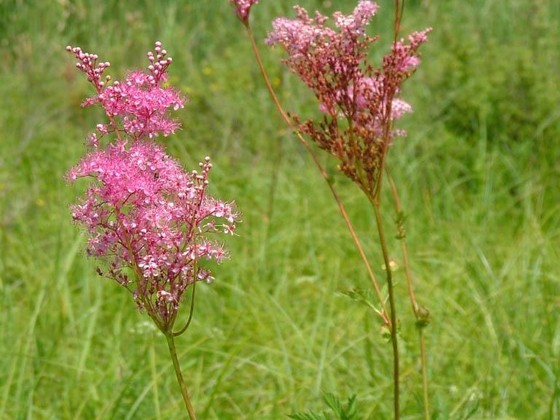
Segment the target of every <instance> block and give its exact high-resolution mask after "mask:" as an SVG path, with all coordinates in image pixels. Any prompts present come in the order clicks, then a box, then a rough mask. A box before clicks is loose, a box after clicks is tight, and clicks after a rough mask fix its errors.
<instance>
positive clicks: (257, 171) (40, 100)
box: [0, 0, 560, 419]
mask: <svg viewBox="0 0 560 420" xmlns="http://www.w3.org/2000/svg"><path fill="white" fill-rule="evenodd" d="M227 3H228V2H227V1H226V0H223V1H222V0H209V1H193V0H191V1H176V0H169V1H160V2H147V1H136V2H131V1H117V0H110V1H105V2H98V1H94V0H74V1H70V0H56V1H55V0H46V1H33V0H28V1H23V0H0V97H1V100H0V297H1V301H0V418H2V419H4V418H5V419H24V418H26V419H78V418H80V419H81V418H84V419H110V418H114V419H138V418H141V419H151V418H154V419H171V418H181V417H182V415H183V414H182V413H183V411H182V410H183V407H182V401H181V398H180V395H179V393H178V392H177V385H176V382H175V378H174V375H173V372H172V370H171V369H172V368H171V363H170V360H169V358H168V355H167V349H166V347H165V341H164V340H163V338H162V337H159V336H158V335H157V334H156V332H155V331H153V330H152V329H151V328H150V327H149V324H147V323H146V322H147V318H146V317H145V316H143V315H142V314H140V313H138V311H137V310H136V308H135V307H134V305H133V303H132V300H131V299H130V297H129V296H128V295H127V294H126V292H125V291H124V290H121V289H120V288H119V287H118V286H117V285H116V283H114V282H111V281H109V280H105V279H101V278H99V277H97V276H96V274H95V272H94V267H95V263H94V262H92V261H88V260H87V259H86V257H85V255H84V253H83V251H82V249H83V244H84V241H85V238H84V237H83V235H81V234H80V232H79V230H78V229H77V228H76V227H75V226H73V224H72V222H71V218H70V214H69V210H68V206H69V204H70V203H71V202H73V201H74V200H75V198H76V196H77V195H78V194H79V192H80V189H81V188H82V187H79V186H78V187H69V186H68V185H67V184H66V183H65V182H64V180H63V175H64V173H65V172H66V171H67V170H68V168H69V167H70V166H72V165H74V164H75V163H76V162H77V161H78V159H79V158H80V156H81V155H82V153H83V151H84V148H83V144H84V139H85V137H86V135H87V133H88V132H89V131H90V130H92V129H93V127H94V126H95V123H96V122H97V121H98V120H99V119H100V117H101V114H100V113H99V112H96V111H93V110H91V109H88V110H84V109H81V108H80V107H79V104H80V102H81V101H82V99H83V98H84V97H86V96H88V95H90V94H91V93H92V92H91V90H90V89H89V86H88V85H87V83H86V82H85V81H84V80H83V79H82V75H81V74H79V73H78V72H77V70H76V69H75V68H74V60H73V58H72V57H71V56H70V55H69V54H67V53H66V52H65V51H64V47H65V46H66V45H68V44H70V45H73V46H76V45H78V46H81V47H82V48H83V49H84V50H86V51H90V52H96V53H98V54H99V55H100V57H101V59H102V60H109V61H111V64H112V67H111V69H110V70H111V71H110V73H111V74H112V75H113V77H114V78H118V77H121V76H122V75H123V74H124V72H125V70H127V69H130V68H137V67H144V66H145V61H146V60H145V52H146V51H148V50H149V49H151V47H152V46H153V42H154V41H156V40H160V41H162V42H163V43H164V45H165V47H166V49H167V50H168V51H169V52H170V55H171V56H172V57H173V58H174V60H175V62H174V64H173V66H172V67H171V69H170V74H171V80H170V81H171V83H172V84H174V85H175V86H177V87H179V88H180V89H181V90H182V91H183V92H184V93H185V94H188V95H189V97H190V103H189V104H188V106H187V107H186V108H185V109H184V110H182V111H181V112H180V116H179V117H180V118H181V120H182V122H183V124H184V126H183V129H182V130H181V131H180V132H178V134H177V135H175V136H172V137H170V138H169V139H167V140H165V143H166V144H167V145H168V148H169V150H170V152H171V153H173V154H174V155H176V156H177V157H179V159H180V160H182V161H183V162H184V164H185V166H186V167H187V168H191V167H193V166H194V165H195V164H196V163H197V162H198V160H199V159H201V158H203V157H204V156H206V155H210V156H212V158H213V161H214V164H215V170H214V172H213V175H212V180H211V182H212V185H211V188H212V191H213V193H214V194H215V195H217V196H219V197H220V198H222V199H228V200H231V199H233V200H235V201H236V202H237V205H238V207H239V209H240V210H241V211H242V213H243V223H242V224H241V225H240V226H239V231H238V232H239V237H236V238H233V239H232V240H229V242H228V245H229V247H230V250H231V255H232V257H231V260H230V261H227V262H226V263H225V264H224V265H223V266H221V267H219V268H218V269H217V270H216V274H217V276H216V277H217V279H216V281H215V283H214V284H213V285H212V286H209V287H206V286H203V287H200V288H199V289H198V291H199V293H197V294H198V296H197V297H198V306H197V309H196V314H195V320H194V323H193V325H192V326H191V328H190V330H189V332H188V333H187V335H186V336H183V337H181V339H180V340H179V341H178V347H179V351H180V359H181V362H182V365H183V368H184V370H185V372H186V378H187V381H188V383H189V384H190V390H191V393H192V396H193V400H194V404H195V408H196V409H197V412H198V413H199V414H200V418H202V419H230V418H231V419H243V418H246V419H275V418H283V417H284V418H285V416H286V415H287V414H289V413H292V412H294V411H301V410H309V409H314V410H321V409H323V405H322V401H321V396H322V394H323V393H324V392H332V393H335V394H336V395H339V396H340V397H341V398H343V399H344V398H346V397H348V396H350V395H352V394H355V393H356V394H357V395H358V406H359V409H360V410H361V412H362V413H363V417H364V418H371V419H382V418H389V417H390V416H391V365H390V360H391V359H390V348H389V345H388V343H386V342H385V341H384V339H383V338H382V336H381V334H380V331H379V325H378V322H377V319H376V318H375V316H374V315H373V314H372V313H371V311H369V310H368V309H367V308H366V307H365V306H361V305H359V304H357V303H355V302H353V301H351V300H350V299H348V298H347V297H345V296H344V295H343V294H342V293H341V292H344V291H346V290H349V289H351V288H360V289H368V288H369V283H368V280H367V277H366V275H365V272H364V269H363V268H362V265H361V263H360V260H359V258H358V256H357V253H356V252H355V250H354V248H353V246H352V245H351V243H350V241H349V235H348V234H347V232H346V230H345V226H344V224H343V222H342V221H341V219H340V217H339V216H338V214H337V209H336V206H335V204H334V202H333V201H332V199H331V198H330V195H329V192H328V189H327V188H326V185H324V183H323V181H322V179H321V178H320V176H319V175H318V174H317V173H316V171H315V169H314V167H313V165H312V164H311V162H310V159H309V158H308V156H307V155H306V154H305V153H304V151H303V150H302V149H301V147H300V146H299V144H298V143H297V142H296V141H294V139H293V138H292V136H291V135H290V134H289V133H288V132H287V131H286V130H285V129H284V127H283V125H282V122H281V120H280V118H279V117H278V116H277V114H276V112H275V109H274V108H273V106H272V104H271V102H270V100H269V99H268V96H267V93H266V91H265V89H264V88H263V85H262V83H261V81H260V79H259V74H258V71H257V68H256V65H255V63H254V61H253V59H252V56H251V51H250V48H249V44H248V42H247V39H246V36H245V33H244V32H243V30H242V27H241V25H240V24H239V23H238V21H237V20H236V19H235V17H234V16H233V14H232V10H231V9H230V7H229V5H228V4H227ZM301 5H302V6H304V7H306V8H308V9H310V10H313V9H320V10H322V11H323V13H324V14H331V13H332V12H333V11H335V10H342V11H344V12H349V11H350V10H351V9H352V8H353V6H354V5H355V2H354V1H351V0H344V1H337V2H335V1H319V0H302V2H301ZM380 5H381V10H380V13H379V15H378V17H377V18H376V19H375V20H374V22H373V23H372V24H371V26H370V30H371V33H381V35H382V39H381V41H380V43H379V48H380V50H378V51H385V50H386V48H387V47H388V45H389V42H390V36H389V33H390V26H391V21H392V14H393V10H392V5H393V2H392V1H389V0H383V1H380ZM291 6H292V2H290V1H284V0H282V1H267V0H261V4H260V5H258V6H257V7H255V8H254V9H253V13H252V21H253V26H254V29H255V31H256V33H257V35H258V36H259V37H260V38H261V39H262V38H264V36H265V34H266V31H267V30H268V28H269V27H270V21H271V20H272V18H273V17H275V16H278V15H286V14H290V15H291V16H293V13H292V11H291ZM426 26H432V27H433V28H434V31H433V33H432V34H431V37H430V42H429V43H428V44H427V45H426V46H425V47H423V50H422V53H423V64H422V65H421V67H420V69H419V71H418V72H417V74H416V75H414V77H413V79H412V80H411V81H409V82H408V85H407V86H406V88H405V90H404V92H403V96H404V98H405V99H406V100H407V101H409V102H410V103H411V104H412V105H413V106H414V108H415V113H414V114H412V115H410V116H407V117H406V118H405V119H403V121H402V127H403V128H406V129H407V130H408V132H409V136H408V137H407V138H405V139H400V140H398V141H397V142H396V144H395V145H394V147H393V149H392V150H391V152H390V158H389V163H390V165H391V168H392V171H393V174H394V177H395V179H396V180H397V182H398V184H399V185H400V193H401V196H402V197H401V198H402V200H403V204H404V207H405V209H406V212H407V215H408V219H407V227H408V240H409V245H410V249H411V251H412V259H413V269H414V272H415V275H416V278H417V283H416V287H417V294H418V297H419V300H420V302H421V303H422V304H424V305H425V306H427V307H428V308H429V309H430V311H431V313H432V316H433V322H432V324H431V325H430V327H429V328H428V330H427V340H428V351H429V354H428V365H429V379H430V387H431V389H430V391H431V403H432V411H433V418H437V419H466V418H472V419H480V418H492V419H528V418H531V419H537V418H543V419H545V418H551V419H552V418H558V416H560V414H559V413H560V411H559V410H560V407H559V404H560V382H559V374H560V369H559V367H560V366H559V363H560V359H559V352H560V319H559V318H558V313H559V309H560V293H559V292H560V270H559V268H558V261H559V257H560V255H559V254H560V252H559V244H560V241H559V233H560V212H559V210H560V204H559V203H560V200H559V199H560V191H559V188H558V176H559V174H560V163H559V157H560V156H559V155H560V141H559V139H560V105H559V104H560V86H559V84H560V83H559V76H558V75H559V74H560V29H559V28H560V3H558V2H557V1H555V0H533V1H529V0H511V1H509V2H493V1H491V0H472V1H469V2H465V1H460V0H446V1H429V0H423V1H419V0H417V1H414V0H409V1H407V9H406V12H405V19H404V28H403V29H404V32H410V31H412V30H416V29H422V28H424V27H426ZM263 54H264V56H265V59H266V61H267V65H268V68H269V70H270V72H271V74H272V75H273V79H274V83H275V84H276V86H277V87H278V88H279V91H280V92H281V95H282V98H283V100H284V102H285V104H286V106H287V107H288V108H289V109H292V110H295V111H297V112H299V113H300V114H301V115H304V116H307V115H311V114H312V113H314V112H316V110H315V108H316V107H315V105H313V101H312V99H311V98H310V96H309V94H308V93H307V92H306V90H305V89H304V88H303V87H302V86H300V85H299V84H298V82H297V81H296V80H295V78H294V77H292V76H291V75H289V74H287V73H286V72H285V71H284V69H283V68H282V66H281V65H280V64H279V60H280V58H281V54H280V53H279V51H276V50H273V51H270V50H266V49H265V50H264V51H263ZM324 159H325V164H326V165H327V166H328V167H329V170H330V171H331V172H332V173H333V174H334V173H335V172H336V169H335V163H334V162H333V161H332V160H330V159H328V158H327V157H325V158H324ZM336 183H337V186H338V187H339V191H341V194H342V195H343V197H344V200H345V202H346V204H347V206H348V208H349V211H350V212H351V217H352V219H353V221H354V222H355V224H356V226H357V228H358V230H359V233H360V234H361V236H362V237H363V238H364V242H365V244H366V246H367V249H368V250H369V252H370V254H371V255H372V256H373V257H372V258H374V266H375V267H376V268H377V269H378V271H379V273H380V278H382V272H381V261H380V260H381V259H380V257H379V255H378V250H377V242H376V237H375V235H373V234H372V233H373V232H374V221H373V220H372V217H371V213H370V211H369V209H368V206H367V203H366V202H365V200H364V199H363V197H362V196H361V194H360V193H359V191H357V190H356V188H355V187H354V186H353V185H351V184H350V183H349V182H348V181H347V180H345V179H343V177H342V176H339V175H337V176H336ZM385 201H388V200H385ZM390 211H391V209H390V207H387V212H390ZM387 214H389V213H387ZM388 228H389V229H390V228H391V226H389V225H388ZM393 245H394V253H395V257H398V254H397V250H398V248H397V246H398V244H393ZM397 288H398V293H399V294H400V296H401V299H400V301H399V304H400V305H401V308H402V309H401V312H400V319H401V324H402V338H403V341H402V349H403V372H402V381H403V394H402V399H403V401H402V403H403V418H407V419H415V418H421V417H420V413H421V401H420V400H421V388H420V374H419V364H418V349H417V346H416V336H415V331H414V325H413V324H414V320H413V316H412V314H411V312H410V311H409V310H408V306H407V305H408V302H407V300H406V294H405V285H404V280H403V279H401V281H400V282H399V284H398V285H397Z"/></svg>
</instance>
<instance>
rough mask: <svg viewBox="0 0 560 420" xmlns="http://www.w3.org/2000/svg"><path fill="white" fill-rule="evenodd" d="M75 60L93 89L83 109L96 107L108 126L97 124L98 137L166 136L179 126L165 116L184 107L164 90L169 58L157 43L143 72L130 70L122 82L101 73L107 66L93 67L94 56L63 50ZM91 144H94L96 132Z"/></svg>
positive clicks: (76, 49)
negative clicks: (106, 120)
mask: <svg viewBox="0 0 560 420" xmlns="http://www.w3.org/2000/svg"><path fill="white" fill-rule="evenodd" d="M66 49H67V50H68V51H70V52H72V53H73V54H74V56H75V57H76V58H77V59H78V63H77V64H76V66H77V67H78V69H80V70H81V71H83V72H84V73H85V74H86V75H87V76H88V80H89V81H90V83H92V85H93V86H94V87H95V89H96V91H97V95H96V96H93V97H91V98H88V99H87V100H85V101H84V103H83V105H84V106H90V105H94V104H100V105H101V106H102V107H103V108H104V110H105V113H106V115H107V116H108V117H109V124H98V126H97V131H98V133H99V134H101V135H106V134H108V133H115V134H117V133H119V134H117V136H119V135H120V133H124V134H125V135H127V136H129V137H130V138H131V139H133V140H137V139H140V138H142V137H148V138H153V137H155V136H157V135H159V134H162V135H163V136H168V135H169V134H171V133H173V132H175V130H176V129H177V128H179V124H178V123H177V122H176V121H174V120H172V119H170V118H169V117H168V116H167V113H168V110H169V109H173V110H175V111H176V110H178V109H179V108H182V107H183V106H184V99H183V98H182V97H181V96H180V95H179V93H178V92H177V91H176V90H174V89H172V88H170V87H166V86H165V85H164V84H165V81H166V79H167V69H168V67H169V66H170V65H171V63H172V61H173V60H172V58H171V57H167V51H166V50H165V49H163V47H162V45H161V43H160V42H156V43H155V48H154V51H153V52H148V61H149V63H150V64H149V65H148V68H147V71H138V70H137V71H133V72H131V73H129V74H128V76H127V77H126V79H125V80H123V81H115V82H113V83H112V84H108V82H109V81H110V80H111V78H110V77H109V76H107V77H106V78H105V79H104V80H103V79H102V75H103V72H104V71H105V70H106V68H107V67H109V65H110V64H109V63H100V64H97V55H95V54H89V53H84V52H83V51H82V50H81V49H80V48H79V47H74V48H72V47H66ZM93 140H95V141H94V142H93V144H94V145H95V144H97V140H98V137H97V133H96V137H95V139H93Z"/></svg>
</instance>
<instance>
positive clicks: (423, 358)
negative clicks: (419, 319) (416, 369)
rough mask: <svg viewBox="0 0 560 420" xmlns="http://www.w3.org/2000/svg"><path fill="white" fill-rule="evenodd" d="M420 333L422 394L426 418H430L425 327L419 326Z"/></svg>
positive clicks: (427, 419) (428, 419)
mask: <svg viewBox="0 0 560 420" xmlns="http://www.w3.org/2000/svg"><path fill="white" fill-rule="evenodd" d="M418 334H419V335H420V360H421V365H422V390H423V392H422V395H423V398H424V419H425V420H430V396H429V394H428V368H427V366H428V363H427V361H426V343H425V340H424V328H422V327H418Z"/></svg>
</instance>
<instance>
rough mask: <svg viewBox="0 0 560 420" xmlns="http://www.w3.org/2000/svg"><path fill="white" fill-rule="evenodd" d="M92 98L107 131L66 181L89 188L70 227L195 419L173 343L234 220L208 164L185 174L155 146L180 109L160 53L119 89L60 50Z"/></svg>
mask: <svg viewBox="0 0 560 420" xmlns="http://www.w3.org/2000/svg"><path fill="white" fill-rule="evenodd" d="M67 50H68V51H69V52H71V53H73V54H74V56H75V58H76V59H77V60H78V62H77V64H76V66H77V68H78V69H79V70H81V71H82V72H84V73H85V74H86V76H87V78H88V81H89V82H90V83H91V84H92V85H93V87H94V88H95V91H96V94H95V96H93V97H91V98H88V99H87V100H86V101H84V103H83V105H84V106H90V105H100V106H101V107H102V108H103V109H104V111H105V114H106V117H107V121H104V122H101V123H99V124H97V126H96V131H95V132H94V133H92V134H91V135H90V136H89V142H88V147H89V149H90V150H89V152H88V154H86V156H85V157H84V158H83V159H82V160H81V161H80V162H79V163H78V164H77V165H76V166H75V167H74V168H72V169H71V170H70V171H69V172H68V174H67V178H68V180H69V181H71V182H74V181H75V180H77V179H79V178H90V179H91V183H90V185H89V187H88V188H87V190H86V192H85V196H84V197H83V198H82V199H81V200H80V201H79V202H78V203H77V204H75V205H74V206H73V207H72V216H73V219H74V220H75V221H76V222H77V223H79V224H81V225H83V226H84V227H85V229H86V232H87V234H88V247H87V251H88V254H89V255H90V256H92V257H95V258H98V259H100V260H103V261H104V263H105V264H102V265H101V266H100V267H98V269H97V271H98V273H99V274H101V275H104V276H106V277H109V278H112V279H114V280H116V281H117V282H118V283H119V284H120V285H122V286H123V287H124V288H126V289H127V290H128V291H129V292H130V293H131V294H132V296H133V297H134V300H135V302H136V304H137V305H138V307H139V308H140V309H141V310H143V311H145V312H146V313H147V314H148V315H149V316H150V318H151V319H152V320H153V321H154V323H155V324H156V325H157V327H158V328H159V329H160V330H161V331H162V332H163V333H164V335H165V336H166V338H167V342H168V345H169V350H170V352H171V356H172V359H173V364H174V367H175V372H176V375H177V380H178V381H179V384H180V386H181V391H182V394H183V399H184V401H185V404H186V407H187V411H188V413H189V417H190V418H191V419H194V418H195V414H194V410H193V408H192V404H191V402H190V397H189V395H188V392H187V388H186V385H185V381H184V379H183V376H182V373H181V370H180V367H179V363H178V359H177V353H176V350H175V344H174V340H173V338H174V337H175V336H177V335H179V334H181V333H182V332H184V330H185V329H186V326H188V325H189V323H190V319H191V318H190V316H191V315H192V308H193V306H192V305H193V302H194V300H193V301H191V314H190V315H189V320H188V321H187V324H186V326H185V328H183V329H181V330H180V331H178V332H177V331H174V330H173V327H174V324H175V321H176V319H177V314H178V310H179V306H180V303H181V301H182V298H183V294H184V293H185V291H186V289H187V288H188V287H189V286H191V287H192V290H193V294H192V299H194V286H195V284H196V282H197V281H206V282H209V281H211V280H212V278H213V277H212V274H211V273H210V271H209V270H207V269H205V268H204V260H214V261H217V262H221V261H222V260H223V259H224V257H225V256H226V251H225V250H224V248H223V246H222V245H221V244H220V243H219V242H217V241H216V240H213V239H212V236H215V235H216V234H219V233H222V234H232V233H233V232H234V230H235V223H236V219H237V213H236V211H235V210H234V207H233V205H232V203H227V202H223V201H220V200H217V199H215V198H213V197H211V196H210V195H209V194H208V192H207V189H208V182H209V181H208V175H209V173H210V170H211V168H212V164H211V163H210V158H208V157H207V158H205V159H204V161H203V162H201V163H200V164H199V166H200V168H199V169H198V170H193V171H191V172H186V171H184V170H183V169H182V168H181V165H180V164H179V162H177V161H176V160H174V159H173V158H171V157H170V156H168V155H167V154H166V153H165V151H164V149H163V146H161V145H158V144H156V143H155V142H154V140H155V138H156V137H157V136H159V135H163V136H168V135H169V134H171V133H173V132H174V131H175V130H176V129H177V128H179V124H178V123H177V122H176V121H174V120H173V119H171V118H170V117H169V115H168V113H169V110H170V109H174V110H177V109H179V108H182V107H183V104H184V100H183V98H181V96H180V95H179V93H178V92H177V91H175V90H174V89H172V88H170V87H167V86H165V84H164V83H165V81H166V78H167V69H168V67H169V65H170V64H171V63H172V59H171V58H169V57H167V52H166V51H165V49H163V47H162V45H161V43H159V42H157V43H156V45H155V49H154V52H149V53H148V61H149V65H148V68H147V71H134V72H131V73H129V74H128V76H127V77H126V79H125V80H123V81H114V82H111V78H110V77H109V76H104V75H103V74H104V72H105V70H106V69H107V68H108V67H109V66H110V64H109V63H108V62H98V56H97V55H95V54H89V53H86V52H83V51H82V50H81V49H80V48H78V47H75V48H72V47H67Z"/></svg>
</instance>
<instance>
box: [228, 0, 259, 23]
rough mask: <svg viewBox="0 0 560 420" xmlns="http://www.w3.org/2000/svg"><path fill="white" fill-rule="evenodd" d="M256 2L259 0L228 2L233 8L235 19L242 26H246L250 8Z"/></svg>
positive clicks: (232, 0) (234, 0)
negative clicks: (237, 19)
mask: <svg viewBox="0 0 560 420" xmlns="http://www.w3.org/2000/svg"><path fill="white" fill-rule="evenodd" d="M258 2H259V0H230V3H231V4H232V5H233V6H234V7H235V13H236V14H237V17H238V18H239V19H240V20H241V22H242V23H243V24H244V25H248V23H249V13H250V12H251V7H252V6H253V5H254V4H257V3H258Z"/></svg>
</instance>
